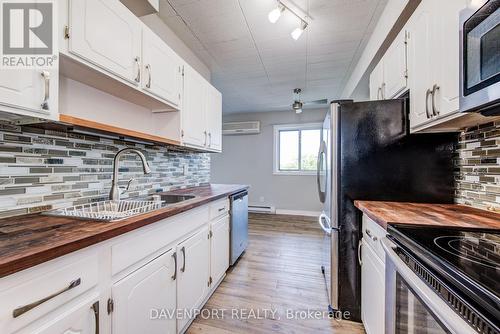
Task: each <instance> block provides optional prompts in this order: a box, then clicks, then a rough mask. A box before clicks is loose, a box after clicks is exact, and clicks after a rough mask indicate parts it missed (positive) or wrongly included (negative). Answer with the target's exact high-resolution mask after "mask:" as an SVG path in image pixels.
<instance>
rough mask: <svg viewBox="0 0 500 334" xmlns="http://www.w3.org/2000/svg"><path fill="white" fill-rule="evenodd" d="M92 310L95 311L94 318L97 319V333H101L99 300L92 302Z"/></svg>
mask: <svg viewBox="0 0 500 334" xmlns="http://www.w3.org/2000/svg"><path fill="white" fill-rule="evenodd" d="M91 309H92V311H94V319H95V334H99V301H96V302H95V303H94V304H92V307H91Z"/></svg>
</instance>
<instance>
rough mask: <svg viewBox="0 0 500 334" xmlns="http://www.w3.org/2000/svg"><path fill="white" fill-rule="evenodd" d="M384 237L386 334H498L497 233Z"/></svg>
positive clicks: (420, 230) (397, 231) (414, 231)
mask: <svg viewBox="0 0 500 334" xmlns="http://www.w3.org/2000/svg"><path fill="white" fill-rule="evenodd" d="M388 232H389V234H390V237H389V238H385V239H384V240H383V247H384V250H385V252H386V307H387V308H386V310H387V313H386V334H389V333H414V332H415V333H436V334H437V333H457V334H465V333H487V334H498V333H500V231H488V230H482V231H480V230H471V229H468V230H467V229H450V228H440V227H415V226H411V227H408V226H393V227H389V229H388Z"/></svg>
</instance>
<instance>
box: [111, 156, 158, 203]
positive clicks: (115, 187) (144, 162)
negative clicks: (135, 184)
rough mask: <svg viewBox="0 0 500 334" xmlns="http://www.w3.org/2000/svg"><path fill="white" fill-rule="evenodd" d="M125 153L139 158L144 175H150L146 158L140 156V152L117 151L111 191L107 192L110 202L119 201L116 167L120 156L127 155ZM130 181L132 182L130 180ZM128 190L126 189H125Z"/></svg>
mask: <svg viewBox="0 0 500 334" xmlns="http://www.w3.org/2000/svg"><path fill="white" fill-rule="evenodd" d="M127 153H135V154H137V155H138V156H139V158H141V162H142V168H143V170H144V174H150V173H151V168H149V165H148V162H147V160H146V157H145V156H144V154H142V152H141V151H139V150H136V149H134V148H128V147H127V148H124V149H122V150H120V151H118V152H117V153H116V155H115V159H114V161H113V180H112V181H111V191H110V192H109V199H110V200H112V201H119V200H120V195H121V193H120V187H118V165H119V162H120V158H121V157H122V155H124V154H127ZM130 181H132V180H130ZM130 181H129V186H130ZM127 189H128V187H127Z"/></svg>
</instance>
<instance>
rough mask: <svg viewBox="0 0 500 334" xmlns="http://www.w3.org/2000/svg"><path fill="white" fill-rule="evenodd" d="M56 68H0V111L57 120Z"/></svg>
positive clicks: (57, 82) (57, 77) (57, 72)
mask: <svg viewBox="0 0 500 334" xmlns="http://www.w3.org/2000/svg"><path fill="white" fill-rule="evenodd" d="M58 86H59V71H58V69H57V68H54V69H50V70H41V69H40V70H38V69H19V70H10V69H9V70H3V69H2V70H0V110H1V111H6V112H9V113H12V115H13V116H14V115H22V116H28V117H29V116H31V117H39V118H44V119H50V120H57V119H58V104H59V101H58Z"/></svg>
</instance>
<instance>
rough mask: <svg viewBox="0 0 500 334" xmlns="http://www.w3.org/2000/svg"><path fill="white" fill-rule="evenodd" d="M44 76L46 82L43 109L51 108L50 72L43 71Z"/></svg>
mask: <svg viewBox="0 0 500 334" xmlns="http://www.w3.org/2000/svg"><path fill="white" fill-rule="evenodd" d="M42 78H43V82H44V97H43V102H42V105H41V107H42V109H43V110H49V99H50V72H49V71H42Z"/></svg>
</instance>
